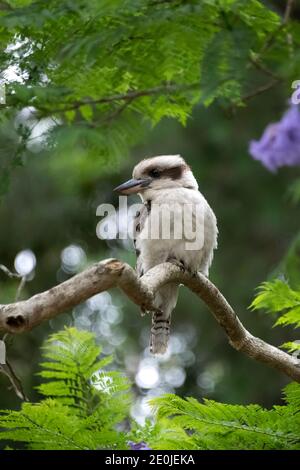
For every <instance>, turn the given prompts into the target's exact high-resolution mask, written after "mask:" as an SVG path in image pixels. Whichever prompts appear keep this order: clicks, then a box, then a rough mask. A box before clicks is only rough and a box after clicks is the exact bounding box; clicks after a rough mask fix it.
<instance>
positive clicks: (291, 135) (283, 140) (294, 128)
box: [249, 105, 300, 172]
mask: <svg viewBox="0 0 300 470" xmlns="http://www.w3.org/2000/svg"><path fill="white" fill-rule="evenodd" d="M249 152H250V154H251V155H252V157H253V158H255V160H260V161H261V162H262V164H263V165H264V166H265V167H266V168H268V170H270V171H273V172H275V171H276V170H277V168H279V167H281V166H297V165H300V111H299V108H298V107H297V106H296V105H292V106H291V107H290V108H289V109H288V111H287V112H286V113H285V114H284V115H283V117H282V118H281V120H280V121H279V122H276V123H274V124H269V125H268V126H267V128H266V129H265V131H264V133H263V135H262V137H261V139H260V140H252V141H251V142H250V145H249Z"/></svg>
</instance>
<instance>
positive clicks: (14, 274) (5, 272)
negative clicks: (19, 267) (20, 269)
mask: <svg viewBox="0 0 300 470" xmlns="http://www.w3.org/2000/svg"><path fill="white" fill-rule="evenodd" d="M0 271H3V272H4V274H6V275H7V276H8V277H10V278H18V279H20V277H21V276H20V274H18V273H13V272H12V271H10V270H9V269H8V268H7V267H6V266H4V264H0Z"/></svg>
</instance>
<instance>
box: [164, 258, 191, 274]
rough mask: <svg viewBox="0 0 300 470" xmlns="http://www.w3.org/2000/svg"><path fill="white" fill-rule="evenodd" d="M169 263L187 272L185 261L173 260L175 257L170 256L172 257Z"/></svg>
mask: <svg viewBox="0 0 300 470" xmlns="http://www.w3.org/2000/svg"><path fill="white" fill-rule="evenodd" d="M167 263H172V264H174V265H175V266H177V267H178V268H179V269H180V271H182V272H185V271H187V268H186V266H185V264H184V261H183V260H182V259H177V258H173V257H171V256H170V257H169V258H168V259H167Z"/></svg>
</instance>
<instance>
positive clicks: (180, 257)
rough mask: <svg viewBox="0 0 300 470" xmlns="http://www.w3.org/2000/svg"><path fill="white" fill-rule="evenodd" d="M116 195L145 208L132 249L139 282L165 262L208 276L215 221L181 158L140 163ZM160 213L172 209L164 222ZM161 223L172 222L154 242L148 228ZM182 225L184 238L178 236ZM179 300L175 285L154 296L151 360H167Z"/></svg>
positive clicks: (154, 158) (140, 212)
mask: <svg viewBox="0 0 300 470" xmlns="http://www.w3.org/2000/svg"><path fill="white" fill-rule="evenodd" d="M115 191H117V192H119V193H121V194H132V193H137V194H138V195H139V196H140V197H141V199H142V202H143V206H142V210H140V211H139V212H138V213H137V217H136V220H135V228H136V231H135V240H134V243H135V249H136V255H137V265H136V269H137V272H138V275H139V276H143V275H144V274H145V273H146V272H147V271H148V270H149V269H151V268H153V267H154V266H156V265H158V264H160V263H163V262H165V261H169V262H171V263H175V264H177V265H179V266H180V267H182V268H183V269H186V270H188V271H190V272H191V273H196V272H198V271H199V272H201V273H202V274H204V275H205V276H208V271H209V267H210V265H211V262H212V259H213V252H214V249H215V248H216V247H217V235H218V229H217V221H216V217H215V214H214V212H213V210H212V209H211V208H210V206H209V205H208V203H207V201H206V199H205V198H204V196H203V195H202V194H201V192H200V191H199V190H198V184H197V181H196V179H195V177H194V175H193V173H192V170H191V168H190V167H189V166H188V165H187V163H186V162H185V161H184V159H183V158H182V157H181V156H180V155H161V156H158V157H153V158H147V159H145V160H142V161H141V162H140V163H138V164H137V165H136V166H135V168H134V170H133V178H132V179H131V180H129V181H127V182H126V183H124V184H121V185H120V186H118V187H117V188H115ZM162 207H163V208H164V211H165V210H166V209H168V208H169V209H170V214H171V215H167V216H166V215H165V214H166V213H165V212H163V211H162ZM157 221H159V223H161V224H164V223H165V224H166V223H167V222H168V224H169V232H168V231H167V232H166V233H167V235H168V236H162V232H163V230H164V228H163V229H162V228H161V227H159V229H158V231H157V230H156V232H155V233H156V236H154V237H153V236H151V235H153V233H152V232H151V230H150V229H149V227H150V225H151V224H152V226H153V225H154V222H156V223H157ZM176 224H177V225H176ZM178 224H179V229H180V228H181V233H180V235H179V236H178V234H177V236H176V234H175V232H176V230H178ZM188 224H190V225H191V227H190V228H189V229H191V228H192V233H193V234H194V235H193V236H194V237H196V238H197V239H198V242H199V243H196V244H193V243H192V244H191V239H190V237H187V234H186V232H188V230H185V229H186V228H187V225H188ZM175 225H176V227H177V229H175ZM180 225H181V227H180ZM179 232H180V230H179ZM190 232H191V230H190ZM157 234H158V235H157ZM198 235H199V236H198ZM197 236H198V237H197ZM192 242H193V240H192ZM177 296H178V285H177V284H174V283H170V284H167V285H165V286H163V287H160V289H159V290H158V291H157V293H156V294H155V301H154V306H155V307H156V308H157V310H156V311H155V312H154V313H153V314H152V327H151V339H150V350H151V352H152V353H153V354H163V353H164V352H165V351H166V349H167V346H168V340H169V336H170V322H171V314H172V311H173V310H174V308H175V306H176V303H177Z"/></svg>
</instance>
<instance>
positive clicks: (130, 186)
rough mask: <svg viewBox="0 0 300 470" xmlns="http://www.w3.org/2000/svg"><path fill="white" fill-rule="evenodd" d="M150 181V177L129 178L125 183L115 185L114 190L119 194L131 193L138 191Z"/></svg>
mask: <svg viewBox="0 0 300 470" xmlns="http://www.w3.org/2000/svg"><path fill="white" fill-rule="evenodd" d="M150 183H151V178H147V179H138V180H137V179H134V178H133V179H131V180H129V181H126V183H123V184H120V186H117V187H116V188H115V189H114V191H116V192H118V193H121V194H133V193H138V192H140V191H141V190H142V189H143V188H146V187H147V186H149V184H150Z"/></svg>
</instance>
